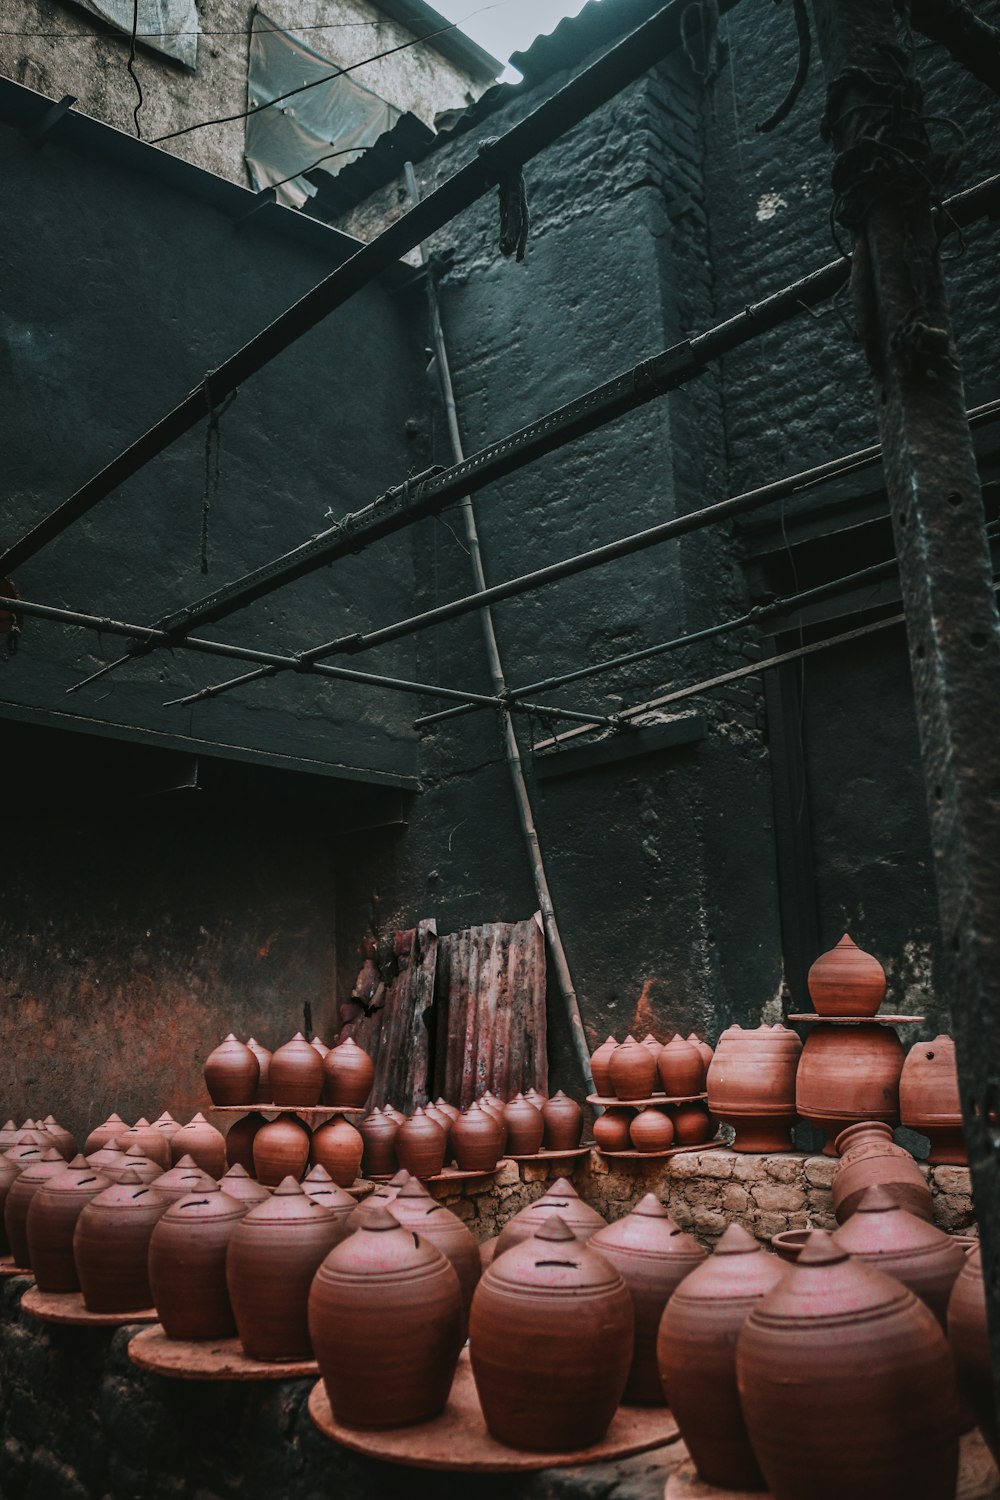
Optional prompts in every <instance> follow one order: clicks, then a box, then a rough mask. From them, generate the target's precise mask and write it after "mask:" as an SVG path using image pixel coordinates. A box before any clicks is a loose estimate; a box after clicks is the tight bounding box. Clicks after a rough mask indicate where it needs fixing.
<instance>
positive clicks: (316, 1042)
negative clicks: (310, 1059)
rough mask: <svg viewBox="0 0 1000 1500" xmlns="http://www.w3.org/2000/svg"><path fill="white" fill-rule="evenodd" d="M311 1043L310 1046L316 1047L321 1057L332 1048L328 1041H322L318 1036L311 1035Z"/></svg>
mask: <svg viewBox="0 0 1000 1500" xmlns="http://www.w3.org/2000/svg"><path fill="white" fill-rule="evenodd" d="M309 1045H310V1047H314V1048H315V1049H316V1051H317V1052H318V1053H319V1055H320V1057H325V1056H326V1054H327V1053H328V1052H329V1050H330V1049H329V1047H328V1046H327V1045H326V1043H325V1042H324V1041H322V1040H321V1039H320V1038H319V1037H318V1036H314V1037H310V1038H309Z"/></svg>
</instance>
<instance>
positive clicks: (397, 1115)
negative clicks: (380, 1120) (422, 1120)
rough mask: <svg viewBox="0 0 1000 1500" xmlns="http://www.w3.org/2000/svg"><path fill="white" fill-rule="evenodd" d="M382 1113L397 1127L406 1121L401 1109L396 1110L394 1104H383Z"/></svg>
mask: <svg viewBox="0 0 1000 1500" xmlns="http://www.w3.org/2000/svg"><path fill="white" fill-rule="evenodd" d="M382 1113H383V1114H384V1115H388V1116H389V1119H390V1120H394V1121H395V1123H396V1124H397V1125H402V1123H403V1121H404V1120H405V1119H406V1116H405V1115H404V1114H403V1111H402V1110H401V1109H397V1108H396V1106H395V1105H394V1104H392V1103H389V1102H387V1103H385V1104H383V1106H382Z"/></svg>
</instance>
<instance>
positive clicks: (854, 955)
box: [806, 932, 885, 1016]
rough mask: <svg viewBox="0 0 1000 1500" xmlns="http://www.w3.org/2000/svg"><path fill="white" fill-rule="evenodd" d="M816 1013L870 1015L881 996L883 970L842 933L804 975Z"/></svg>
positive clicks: (882, 997)
mask: <svg viewBox="0 0 1000 1500" xmlns="http://www.w3.org/2000/svg"><path fill="white" fill-rule="evenodd" d="M806 983H807V984H808V986H809V994H810V996H811V997H812V1003H813V1004H814V1005H815V1007H816V1014H817V1015H819V1016H874V1015H875V1014H876V1013H877V1011H878V1008H879V1006H880V1005H881V1004H882V1001H883V999H884V997H885V970H884V969H883V967H882V965H881V964H880V963H879V961H878V959H877V958H875V957H874V955H873V954H871V953H866V952H865V951H864V949H863V948H859V947H858V946H857V944H856V943H855V942H854V941H853V940H852V939H851V937H850V936H849V934H848V933H846V932H845V933H844V936H843V937H842V938H841V940H840V942H839V943H838V944H837V946H836V948H831V949H830V951H829V952H828V953H821V954H820V956H819V958H817V960H816V962H815V963H814V964H813V966H812V968H811V969H810V970H809V973H808V975H807V977H806Z"/></svg>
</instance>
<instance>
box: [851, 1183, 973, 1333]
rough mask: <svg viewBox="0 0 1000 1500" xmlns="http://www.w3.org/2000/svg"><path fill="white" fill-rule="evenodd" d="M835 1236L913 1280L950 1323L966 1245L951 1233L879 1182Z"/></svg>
mask: <svg viewBox="0 0 1000 1500" xmlns="http://www.w3.org/2000/svg"><path fill="white" fill-rule="evenodd" d="M832 1238H833V1241H834V1243H835V1244H837V1245H839V1246H840V1247H841V1249H843V1250H846V1251H847V1253H848V1255H853V1256H854V1259H855V1260H863V1261H865V1263H866V1264H867V1265H870V1266H874V1267H875V1269H876V1270H877V1271H884V1272H885V1273H886V1275H887V1276H895V1278H896V1280H897V1281H901V1282H902V1283H903V1285H904V1286H908V1287H909V1288H910V1291H911V1292H913V1293H915V1295H916V1296H918V1297H919V1298H920V1300H921V1301H922V1302H926V1304H927V1306H928V1307H929V1308H930V1310H931V1312H932V1313H933V1314H934V1316H935V1317H936V1318H937V1320H938V1322H939V1323H940V1324H941V1327H942V1328H944V1327H945V1325H946V1320H947V1316H948V1298H949V1297H950V1296H951V1289H952V1287H953V1286H954V1284H955V1278H956V1277H957V1276H958V1274H959V1272H960V1271H961V1270H962V1267H963V1266H964V1265H965V1251H964V1250H963V1249H962V1247H961V1246H960V1245H956V1244H955V1242H954V1240H953V1239H952V1238H951V1236H950V1235H947V1234H945V1233H943V1231H942V1230H940V1229H936V1228H935V1227H934V1225H933V1224H928V1223H927V1221H926V1220H925V1219H921V1218H918V1217H917V1216H916V1214H911V1213H908V1212H907V1211H906V1209H905V1208H901V1207H900V1205H899V1203H898V1201H897V1199H896V1196H895V1194H894V1193H893V1192H892V1191H891V1190H890V1189H889V1188H885V1187H880V1186H878V1185H876V1186H875V1187H870V1188H868V1189H867V1191H866V1192H864V1193H862V1195H861V1200H860V1202H859V1203H858V1206H857V1208H856V1209H855V1211H854V1213H853V1214H852V1215H851V1217H850V1218H849V1219H848V1221H847V1223H846V1224H842V1225H841V1227H840V1228H839V1229H838V1230H836V1232H835V1233H834V1234H833V1236H832Z"/></svg>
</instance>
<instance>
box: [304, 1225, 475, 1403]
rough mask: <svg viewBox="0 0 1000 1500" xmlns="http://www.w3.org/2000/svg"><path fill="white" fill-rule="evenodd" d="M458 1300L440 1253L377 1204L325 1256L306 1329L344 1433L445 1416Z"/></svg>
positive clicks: (456, 1347)
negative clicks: (442, 1414) (357, 1429)
mask: <svg viewBox="0 0 1000 1500" xmlns="http://www.w3.org/2000/svg"><path fill="white" fill-rule="evenodd" d="M461 1328H462V1298H461V1292H460V1290H459V1284H458V1277H457V1276H456V1274H455V1270H454V1267H453V1266H452V1265H451V1263H450V1262H449V1261H448V1260H447V1258H446V1257H445V1256H444V1255H443V1254H442V1253H441V1251H440V1250H439V1249H438V1248H437V1246H436V1245H433V1244H432V1243H431V1242H430V1240H428V1239H425V1238H423V1237H422V1236H421V1235H419V1234H414V1233H413V1232H412V1231H411V1230H410V1229H405V1228H404V1227H403V1226H402V1225H401V1224H400V1223H399V1222H398V1220H396V1219H395V1218H394V1217H393V1215H392V1213H391V1212H390V1211H389V1210H388V1209H387V1208H384V1207H382V1206H381V1205H380V1204H373V1205H372V1206H370V1207H369V1206H368V1205H367V1204H366V1205H365V1206H364V1207H363V1208H362V1209H360V1210H359V1212H358V1216H357V1228H356V1230H355V1232H354V1233H353V1234H352V1235H350V1237H349V1238H348V1239H346V1240H344V1241H343V1243H342V1244H340V1245H338V1246H337V1247H336V1249H334V1250H332V1251H331V1253H330V1254H329V1255H328V1256H327V1257H326V1259H325V1260H324V1262H323V1264H322V1265H321V1266H320V1268H319V1270H318V1271H317V1273H316V1277H315V1280H314V1281H313V1285H312V1291H311V1292H310V1295H309V1330H310V1333H311V1335H312V1342H313V1347H314V1349H315V1350H316V1358H317V1359H318V1361H319V1367H320V1373H321V1374H322V1376H323V1380H324V1381H325V1383H326V1393H327V1396H328V1397H329V1401H330V1406H331V1408H332V1410H333V1414H334V1416H335V1417H336V1418H337V1420H338V1421H340V1422H343V1423H344V1424H345V1425H346V1426H348V1427H360V1428H388V1427H407V1426H410V1425H412V1424H414V1423H416V1422H428V1421H430V1420H431V1419H432V1418H433V1417H436V1416H437V1415H438V1414H439V1413H440V1412H441V1411H443V1410H444V1406H445V1403H446V1401H447V1400H448V1393H449V1391H450V1390H451V1383H452V1380H453V1378H454V1374H455V1366H456V1364H457V1363H458V1356H459V1353H460V1351H461V1347H462V1336H461Z"/></svg>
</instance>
